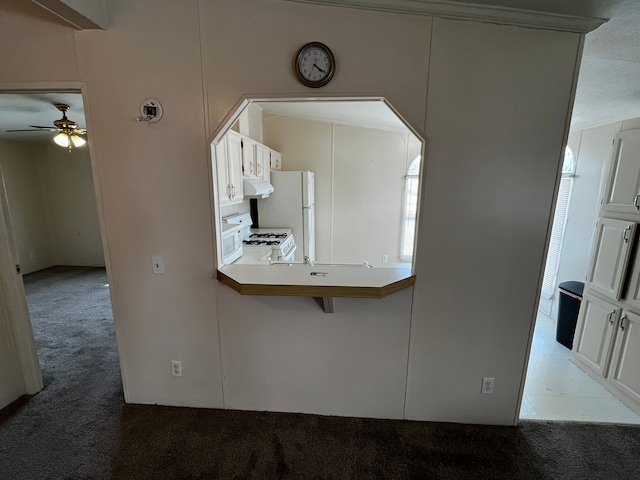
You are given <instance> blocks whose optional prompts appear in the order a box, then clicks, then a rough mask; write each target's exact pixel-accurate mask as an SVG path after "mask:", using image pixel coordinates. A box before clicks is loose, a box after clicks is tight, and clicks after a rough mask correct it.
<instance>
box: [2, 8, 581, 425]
mask: <svg viewBox="0 0 640 480" xmlns="http://www.w3.org/2000/svg"><path fill="white" fill-rule="evenodd" d="M110 7H111V11H112V12H113V18H112V19H111V22H110V24H111V27H110V29H109V30H107V31H106V32H79V33H76V34H73V33H72V32H71V31H70V29H68V28H67V27H64V26H61V25H59V24H57V23H51V24H45V25H42V24H41V23H42V20H41V18H40V17H38V16H35V17H34V16H33V13H32V12H31V11H30V9H29V7H24V6H11V7H7V9H8V11H7V13H8V14H7V15H5V11H4V7H3V15H1V16H0V27H1V28H0V40H2V39H4V40H5V42H0V45H14V44H15V43H16V42H20V44H21V45H23V44H24V46H23V47H22V48H21V49H20V51H17V49H8V50H7V49H6V48H5V49H3V59H4V60H3V61H4V62H5V68H3V69H2V71H0V82H29V81H31V82H47V81H54V80H60V79H64V80H65V81H74V80H82V81H83V82H86V98H87V103H86V104H85V106H86V108H87V113H88V122H89V134H90V137H89V140H90V143H91V148H92V152H93V155H92V159H93V161H94V167H95V168H94V171H95V174H96V175H97V179H98V186H99V191H100V201H99V205H100V210H101V212H102V215H103V224H104V227H105V231H106V238H107V249H108V251H109V261H108V272H109V275H110V281H111V284H112V296H113V297H112V299H113V305H114V316H115V320H116V332H117V337H118V345H119V350H120V358H121V365H122V370H123V379H124V385H125V395H126V400H127V401H129V402H137V403H160V404H165V405H189V406H204V407H219V406H222V405H223V397H222V372H223V371H224V373H225V375H227V379H226V381H227V382H229V383H228V384H229V385H230V386H231V385H232V383H233V382H239V385H240V388H239V389H236V390H235V392H237V395H238V396H237V397H230V398H228V399H227V400H228V405H230V406H233V405H234V403H233V401H235V399H238V398H243V397H244V398H252V396H253V395H252V392H254V393H258V392H256V391H255V390H252V389H253V388H254V387H255V386H254V385H251V384H250V385H245V386H242V382H241V381H240V380H241V377H239V376H236V375H231V373H233V372H235V371H238V369H239V367H240V366H241V365H238V364H235V363H234V362H231V363H227V362H226V360H227V357H225V363H224V364H222V365H224V367H223V368H222V365H221V362H220V356H219V347H220V346H221V348H222V350H223V351H224V352H227V351H228V350H229V348H230V347H232V346H234V345H237V344H239V343H240V344H241V342H242V341H243V339H244V338H245V336H246V339H247V342H248V341H249V340H251V341H253V342H255V341H256V339H257V340H260V339H261V337H256V333H257V331H249V332H244V331H237V330H235V332H236V333H234V329H233V328H231V330H227V327H228V326H231V327H233V324H232V322H234V319H239V320H238V321H239V322H242V323H243V324H244V325H246V326H247V327H251V325H252V320H251V318H252V314H253V313H254V312H256V311H259V312H260V314H261V319H262V321H263V322H265V324H269V323H272V322H278V323H277V325H278V328H279V331H282V332H295V334H294V335H293V336H292V338H293V339H303V342H302V346H303V347H304V346H310V347H313V352H315V353H316V354H317V357H316V361H317V362H318V365H320V366H321V368H319V369H318V370H316V371H314V372H313V377H312V378H310V379H308V380H307V383H306V384H310V383H311V382H312V380H313V379H316V380H318V382H319V383H318V384H319V385H324V386H327V387H328V388H330V389H331V390H330V391H328V392H327V395H328V396H329V397H330V402H329V403H323V404H322V405H319V404H317V403H314V402H313V399H310V398H309V397H302V398H301V399H300V403H299V404H298V409H299V410H300V411H309V412H314V411H318V409H320V408H325V407H327V406H328V407H331V406H336V405H338V404H339V405H340V409H339V410H338V408H337V407H336V408H335V409H334V411H336V413H343V412H348V413H349V414H354V415H355V414H359V415H371V416H394V417H395V416H397V415H398V412H400V411H401V410H402V409H403V405H402V399H401V398H400V397H399V396H398V395H397V393H398V392H400V391H402V383H403V382H404V377H403V376H402V375H400V373H399V372H402V371H403V368H404V366H405V365H406V358H407V345H408V342H409V341H408V339H407V338H406V335H404V334H403V332H406V331H407V330H406V328H407V325H408V324H409V322H411V330H410V331H411V339H410V343H411V350H410V356H409V366H410V368H409V371H410V375H409V384H408V385H407V392H408V397H407V404H406V412H405V415H406V416H407V417H408V418H412V419H423V420H436V421H461V422H462V421H464V422H474V423H501V424H511V423H513V422H514V421H515V417H516V411H517V401H518V395H519V392H520V388H521V380H522V377H523V372H524V365H525V356H526V353H527V349H528V344H529V339H530V333H531V326H532V322H533V317H534V314H535V312H534V310H535V304H536V301H537V298H536V293H537V288H538V284H539V279H540V271H541V269H542V266H541V265H542V257H543V252H544V244H545V240H546V235H547V226H548V223H549V218H550V212H551V200H552V198H553V191H554V187H555V180H556V173H557V168H558V165H559V162H560V157H561V151H562V148H563V143H564V142H563V133H564V125H565V121H566V118H567V117H568V115H567V111H568V107H569V99H570V98H571V95H572V90H571V80H572V75H573V68H574V65H575V61H576V54H577V52H578V46H579V39H580V36H579V35H577V34H562V33H557V32H549V31H542V30H528V29H523V28H511V27H501V26H496V25H480V24H474V23H472V22H453V21H444V20H433V26H434V28H433V32H432V31H431V30H432V29H431V26H432V19H430V18H428V17H414V16H409V15H394V14H386V13H382V12H367V11H360V10H349V9H341V8H332V7H320V6H311V5H305V4H300V3H289V2H281V1H277V0H260V1H257V0H246V1H243V2H237V1H234V0H220V1H217V2H206V1H196V0H186V1H182V2H179V3H175V2H169V1H168V0H155V1H153V2H152V1H151V0H140V1H137V2H127V1H125V0H114V1H113V2H111V3H110ZM21 9H23V10H21ZM16 11H19V12H18V13H14V12H16ZM16 16H17V17H20V21H17V19H16ZM310 16H313V18H314V22H313V23H309V22H308V21H306V20H307V19H308V18H309V17H310ZM12 22H13V23H12ZM15 24H19V25H20V27H19V28H17V27H15ZM326 25H331V29H327V28H326ZM354 25H358V29H357V33H354V29H353V26H354ZM40 27H42V28H40ZM7 31H8V32H9V33H10V35H7V34H6V33H5V32H7ZM381 32H383V33H381ZM48 33H51V35H48ZM432 33H433V38H432ZM310 40H319V41H323V42H325V43H327V44H328V45H329V46H330V47H331V48H332V49H333V51H334V53H335V54H336V55H337V57H338V62H339V66H338V71H337V73H336V77H335V78H334V79H333V81H332V82H331V83H330V84H329V85H327V86H326V87H325V88H323V89H322V90H321V91H314V92H313V94H314V95H327V94H330V95H336V94H345V95H353V94H354V92H356V93H358V94H362V95H375V94H380V93H381V92H384V95H385V96H386V97H387V98H388V99H389V100H390V102H391V103H392V104H393V105H394V106H395V107H396V108H397V109H398V110H399V112H400V113H401V114H402V115H403V117H404V118H405V119H407V120H408V121H409V122H410V123H411V124H412V125H413V126H414V127H416V128H417V129H418V130H426V131H427V134H428V136H429V151H428V158H427V168H426V178H425V180H426V187H427V189H426V194H425V195H424V197H423V205H422V210H421V215H422V219H423V221H422V223H421V231H420V242H419V245H418V263H417V267H416V270H417V277H418V282H417V284H416V286H415V288H414V289H413V291H411V290H408V291H406V292H401V293H398V294H395V295H394V296H392V297H390V298H387V299H383V300H381V301H378V300H361V299H342V300H340V301H339V302H337V304H336V310H337V311H338V312H339V315H341V316H343V317H344V320H345V322H344V324H339V323H337V322H335V321H333V319H332V317H330V316H328V315H325V314H319V313H318V312H319V309H320V307H319V306H318V305H317V304H316V303H315V302H313V301H312V300H311V299H293V298H287V297H283V298H264V299H262V298H257V297H241V296H238V295H235V294H234V293H233V292H229V291H227V290H225V288H224V287H221V286H219V285H218V284H217V283H216V282H215V280H213V278H212V277H213V272H214V269H215V265H214V255H213V241H212V230H213V225H212V208H211V179H210V169H211V166H210V163H209V159H208V145H207V142H206V139H207V138H208V137H210V136H211V135H212V134H213V132H214V131H215V130H216V129H218V128H219V127H220V124H221V122H222V120H223V119H224V117H225V116H226V115H227V114H228V113H229V112H230V111H231V110H232V109H233V106H234V105H235V104H236V103H237V102H238V100H239V99H240V98H241V96H242V95H244V94H248V93H256V94H274V95H279V96H286V95H309V94H310V91H309V89H307V88H305V87H303V86H302V85H300V84H299V83H298V82H297V80H296V77H295V75H294V73H293V72H292V69H291V62H292V58H293V56H294V54H295V52H296V51H297V49H298V48H299V47H300V45H302V44H304V43H306V42H308V41H310ZM430 42H432V46H433V48H431V43H430ZM52 43H55V44H56V45H61V46H60V47H59V49H58V51H59V52H62V54H61V55H57V56H56V58H55V62H49V61H48V57H47V55H48V52H46V51H45V50H44V49H42V44H52ZM64 47H68V48H64ZM76 47H77V56H76V54H75V53H76ZM25 52H26V53H25ZM49 56H50V55H49ZM59 57H62V58H59ZM40 60H42V61H40ZM427 95H428V96H429V101H428V102H427ZM148 97H154V98H156V99H158V100H159V101H160V102H161V103H162V105H163V107H164V111H165V116H164V118H163V120H162V121H161V122H158V123H157V124H154V125H146V124H144V123H138V122H136V121H135V117H136V116H137V115H138V110H139V105H140V102H141V101H142V100H143V99H145V98H148ZM425 119H426V122H425ZM479 245H480V246H481V247H479ZM152 255H162V256H163V257H164V260H165V274H164V275H161V276H159V275H156V276H154V275H152V273H151V256H152ZM461 293H462V294H464V295H465V296H464V297H461V296H460V295H461ZM410 297H413V298H414V299H415V300H414V303H413V310H412V311H411V310H410V308H411V304H410ZM505 299H506V301H505ZM501 302H502V303H501ZM373 312H375V317H374V319H375V320H374V321H372V322H369V321H368V320H369V317H372V315H373ZM336 318H338V317H336ZM341 318H342V317H341ZM307 319H308V320H309V321H313V322H314V323H313V324H311V323H308V322H307V321H306V320H307ZM301 321H304V322H305V323H304V324H301V323H300V322H301ZM219 325H220V330H221V331H222V332H223V336H222V338H221V339H219V338H218V326H219ZM396 326H397V327H396ZM252 328H253V327H252ZM321 328H326V330H322V335H321V336H320V335H318V338H317V340H315V341H314V342H311V340H312V339H311V337H310V335H311V334H312V333H313V332H317V331H318V329H321ZM395 328H397V331H396V330H395ZM296 329H298V330H296ZM388 329H390V330H392V331H393V332H394V336H393V338H394V339H395V340H394V341H393V342H385V341H383V340H382V339H383V337H384V336H385V333H386V332H388ZM361 337H363V338H364V339H367V340H366V341H363V342H362V343H358V344H356V347H357V348H356V349H355V351H354V356H353V357H352V356H350V349H351V348H352V345H349V344H348V342H344V341H343V338H361ZM403 338H404V341H403V340H402V339H403ZM269 340H270V343H269V344H270V345H272V346H274V347H280V346H282V345H284V338H283V341H278V340H277V339H275V340H274V339H273V338H272V337H270V338H269ZM285 347H286V349H285V350H284V352H285V353H287V354H288V353H291V352H294V350H295V348H296V344H295V343H289V344H287V345H285ZM255 348H256V349H259V348H260V345H255ZM248 352H250V353H253V352H256V355H258V353H259V354H260V355H269V356H268V357H267V358H266V359H265V361H268V362H269V364H270V365H275V366H277V365H278V364H279V363H278V362H279V360H278V356H279V355H280V353H279V352H278V350H277V348H275V349H270V350H268V351H266V352H265V351H264V350H253V349H251V348H249V349H248ZM260 355H258V357H259V356H260ZM172 359H176V360H181V361H182V364H183V370H184V376H183V377H180V378H177V377H172V376H171V374H170V361H171V360H172ZM340 359H345V360H348V361H351V360H352V359H353V361H354V363H350V364H348V367H349V369H348V370H349V375H347V377H348V382H355V383H356V384H357V388H352V387H353V385H350V386H349V388H347V387H345V388H340V387H341V385H343V384H338V385H337V386H336V385H335V384H334V385H332V384H331V383H329V382H328V379H330V378H331V377H330V375H331V373H332V372H335V371H337V370H338V369H339V368H340V367H339V365H337V364H336V363H335V361H336V360H340ZM245 360H248V359H247V358H246V357H245ZM243 361H244V360H243ZM280 361H281V359H280ZM382 366H384V370H383V371H382V375H381V376H379V375H377V374H376V373H377V372H378V370H379V368H380V367H382ZM342 368H344V367H342ZM268 373H269V375H270V376H271V378H274V379H275V378H277V375H278V371H277V369H275V368H273V369H269V372H268ZM296 373H297V374H298V375H299V372H296ZM483 375H492V376H495V377H496V390H495V393H494V394H493V395H490V396H487V395H485V396H482V397H481V396H480V395H479V392H480V378H481V376H483ZM267 378H269V377H267ZM381 378H382V379H383V380H385V381H386V380H393V386H392V388H391V390H390V393H389V394H388V395H381V396H380V397H379V398H374V397H373V396H369V397H368V398H367V400H368V401H370V402H373V403H372V404H369V405H364V404H363V398H364V396H363V393H365V392H378V391H379V385H380V379H381ZM290 385H293V387H295V384H290ZM432 385H437V386H438V388H437V390H434V389H433V388H432V387H431V386H432ZM266 388H268V387H266ZM232 391H233V390H232ZM259 393H265V394H266V393H269V390H268V389H267V390H264V389H263V390H261V391H260V392H259ZM297 393H300V392H297ZM253 398H254V399H255V396H253ZM261 398H264V400H263V402H264V405H268V401H270V400H269V398H268V396H266V395H265V397H261ZM271 400H273V399H271ZM252 405H256V408H258V407H260V405H262V403H259V404H255V403H253V404H252ZM271 405H276V402H272V403H271ZM277 405H283V404H282V403H277Z"/></svg>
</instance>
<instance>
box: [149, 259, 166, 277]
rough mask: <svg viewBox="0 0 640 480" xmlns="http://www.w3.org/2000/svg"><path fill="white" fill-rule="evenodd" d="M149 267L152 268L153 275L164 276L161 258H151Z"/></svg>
mask: <svg viewBox="0 0 640 480" xmlns="http://www.w3.org/2000/svg"><path fill="white" fill-rule="evenodd" d="M151 265H152V267H153V274H154V275H163V274H164V263H163V262H162V257H151Z"/></svg>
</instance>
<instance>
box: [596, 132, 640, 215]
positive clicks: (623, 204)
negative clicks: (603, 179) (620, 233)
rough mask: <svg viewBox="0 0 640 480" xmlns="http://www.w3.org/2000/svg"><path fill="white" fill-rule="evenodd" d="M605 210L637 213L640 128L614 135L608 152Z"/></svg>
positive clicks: (639, 182) (639, 172)
mask: <svg viewBox="0 0 640 480" xmlns="http://www.w3.org/2000/svg"><path fill="white" fill-rule="evenodd" d="M602 210H603V211H605V212H621V213H640V131H639V130H633V131H630V132H622V133H619V134H618V135H617V136H616V139H615V142H614V144H613V150H612V153H611V165H610V167H609V175H608V184H607V189H606V192H605V196H604V199H603V204H602Z"/></svg>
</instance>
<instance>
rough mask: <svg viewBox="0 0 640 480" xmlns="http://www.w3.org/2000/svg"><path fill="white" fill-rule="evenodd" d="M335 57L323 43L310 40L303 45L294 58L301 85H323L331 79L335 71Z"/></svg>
mask: <svg viewBox="0 0 640 480" xmlns="http://www.w3.org/2000/svg"><path fill="white" fill-rule="evenodd" d="M335 65H336V62H335V59H334V58H333V53H331V49H330V48H329V47H327V46H326V45H325V44H324V43H320V42H310V43H307V44H306V45H303V46H302V48H301V49H300V50H299V51H298V54H297V55H296V58H295V70H296V73H297V74H298V79H299V80H300V82H301V83H302V84H303V85H306V86H307V87H312V88H318V87H323V86H324V85H326V84H327V83H329V82H330V81H331V79H332V78H333V74H334V72H335Z"/></svg>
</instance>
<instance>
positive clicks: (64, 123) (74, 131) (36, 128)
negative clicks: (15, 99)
mask: <svg viewBox="0 0 640 480" xmlns="http://www.w3.org/2000/svg"><path fill="white" fill-rule="evenodd" d="M55 107H56V108H57V109H58V110H60V111H61V112H62V118H61V119H60V120H56V121H54V122H53V125H54V126H55V127H43V126H41V125H29V126H30V127H31V129H29V130H7V132H41V131H43V130H48V131H50V132H60V133H59V134H58V135H56V136H55V137H53V141H54V142H55V143H56V144H57V145H60V146H61V147H65V148H68V149H69V152H71V150H72V149H73V147H81V146H82V145H84V144H85V143H87V141H86V140H85V139H84V138H83V137H84V136H85V135H86V134H87V130H86V129H84V128H78V124H77V123H76V122H74V121H73V120H70V119H68V118H67V111H68V110H69V108H70V107H69V105H67V104H66V103H56V104H55Z"/></svg>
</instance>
